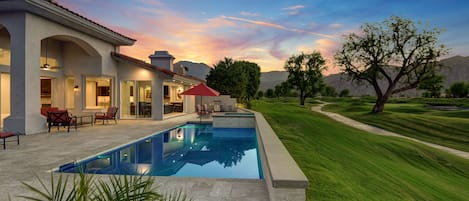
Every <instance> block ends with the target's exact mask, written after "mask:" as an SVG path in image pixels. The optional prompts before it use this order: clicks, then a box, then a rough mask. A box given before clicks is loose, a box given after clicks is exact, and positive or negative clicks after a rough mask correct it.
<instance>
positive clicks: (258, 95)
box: [257, 90, 264, 98]
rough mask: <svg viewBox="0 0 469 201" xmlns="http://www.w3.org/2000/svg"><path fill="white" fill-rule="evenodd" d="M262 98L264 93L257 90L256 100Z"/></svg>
mask: <svg viewBox="0 0 469 201" xmlns="http://www.w3.org/2000/svg"><path fill="white" fill-rule="evenodd" d="M262 97H264V92H263V91H260V90H259V91H258V92H257V98H262Z"/></svg>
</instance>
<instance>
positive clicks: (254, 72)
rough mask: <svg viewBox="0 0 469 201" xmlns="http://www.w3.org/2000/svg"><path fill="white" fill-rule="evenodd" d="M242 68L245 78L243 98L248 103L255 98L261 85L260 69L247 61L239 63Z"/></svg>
mask: <svg viewBox="0 0 469 201" xmlns="http://www.w3.org/2000/svg"><path fill="white" fill-rule="evenodd" d="M238 63H239V65H241V66H242V68H243V70H244V74H245V76H246V78H247V82H246V94H245V98H246V99H247V101H248V102H249V101H250V100H251V99H252V98H254V97H255V96H256V93H257V90H259V85H260V84H261V68H260V67H259V65H257V64H256V63H252V62H248V61H239V62H238Z"/></svg>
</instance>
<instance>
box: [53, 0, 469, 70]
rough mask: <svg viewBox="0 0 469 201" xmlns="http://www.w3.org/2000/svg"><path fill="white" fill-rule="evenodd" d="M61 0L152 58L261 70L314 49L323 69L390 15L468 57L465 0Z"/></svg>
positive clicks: (129, 50) (130, 50) (132, 50)
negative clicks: (436, 32) (425, 29)
mask: <svg viewBox="0 0 469 201" xmlns="http://www.w3.org/2000/svg"><path fill="white" fill-rule="evenodd" d="M58 3H59V4H61V5H63V6H65V7H67V8H69V9H71V10H73V11H75V12H78V13H79V14H81V15H83V16H85V17H87V18H89V19H91V20H93V21H96V22H98V23H100V24H102V25H104V26H106V27H108V28H111V29H113V30H115V31H117V32H119V33H122V34H124V35H126V36H129V37H131V38H134V39H136V40H137V42H136V43H135V45H134V46H131V47H122V49H121V52H122V53H124V54H127V55H129V56H132V57H135V58H138V59H142V60H145V61H149V59H148V56H149V55H150V54H153V52H154V51H155V50H168V51H169V52H170V53H171V54H172V55H173V56H175V57H176V61H181V60H188V61H193V62H203V63H206V64H208V65H209V66H213V64H215V63H216V62H218V61H219V60H221V59H223V58H224V57H231V58H233V59H237V60H248V61H251V62H255V63H257V64H259V66H261V71H263V72H267V71H273V70H283V65H284V62H285V60H286V59H287V58H288V57H290V56H291V55H293V54H298V53H300V52H305V53H308V52H311V51H313V50H318V51H320V52H321V53H322V55H323V56H324V57H325V58H326V59H327V60H328V67H329V70H328V72H327V73H326V74H330V73H335V72H338V69H337V68H336V67H334V66H333V60H332V56H333V55H334V53H335V51H336V50H337V49H338V48H339V47H340V44H341V42H342V36H343V35H344V34H347V33H351V32H354V31H357V30H358V29H359V27H360V25H361V24H363V23H365V22H381V21H383V20H385V19H387V18H389V17H390V16H392V15H398V16H402V17H405V18H410V19H412V20H413V21H416V22H422V23H423V24H427V25H428V26H429V27H438V28H443V29H445V32H443V33H442V34H441V36H440V42H441V43H442V44H445V45H446V46H448V47H449V48H450V54H449V55H448V56H447V57H449V56H455V55H461V56H468V55H469V1H467V0H410V1H409V0H351V1H343V0H302V1H301V0H296V1H294V0H289V1H283V0H278V1H277V0H269V1H268V0H232V1H228V0H58Z"/></svg>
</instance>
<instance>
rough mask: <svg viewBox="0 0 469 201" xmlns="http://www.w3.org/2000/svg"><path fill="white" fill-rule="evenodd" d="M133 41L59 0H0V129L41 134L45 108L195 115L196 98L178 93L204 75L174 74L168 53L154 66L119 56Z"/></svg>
mask: <svg viewBox="0 0 469 201" xmlns="http://www.w3.org/2000/svg"><path fill="white" fill-rule="evenodd" d="M135 41H136V40H135V39H132V38H130V37H127V36H124V35H122V34H120V33H117V32H115V31H113V30H111V29H109V28H106V27H104V26H102V25H100V24H98V23H96V22H94V21H92V20H90V19H87V18H85V17H84V16H81V15H80V14H78V13H75V12H73V11H71V10H69V9H67V8H65V7H63V6H61V5H59V4H57V3H56V2H55V1H51V0H4V1H0V114H1V116H0V120H1V123H0V126H1V127H3V130H6V131H14V132H20V133H26V134H32V133H39V132H43V131H45V128H46V123H45V117H44V116H42V115H41V114H40V110H41V108H42V107H58V108H61V109H67V110H68V111H69V112H70V113H72V114H74V115H80V114H92V113H94V112H97V111H103V110H105V109H106V108H107V107H109V106H117V107H119V113H118V116H119V118H121V119H139V118H146V119H155V120H162V119H164V118H165V116H166V115H167V113H173V112H178V113H182V114H183V113H192V112H194V108H195V107H194V105H195V100H194V97H190V96H182V97H181V96H178V93H180V92H182V91H183V90H185V89H188V88H190V87H191V86H192V85H195V84H198V83H200V82H203V80H200V79H197V78H194V77H191V76H187V75H184V74H182V73H175V72H174V71H173V60H174V57H173V56H171V55H170V54H169V53H168V52H166V51H155V54H153V55H151V56H150V59H151V64H150V63H146V62H143V61H141V60H138V59H135V58H132V57H130V56H126V55H123V54H121V53H120V50H119V49H120V47H121V46H130V45H133V44H134V43H135Z"/></svg>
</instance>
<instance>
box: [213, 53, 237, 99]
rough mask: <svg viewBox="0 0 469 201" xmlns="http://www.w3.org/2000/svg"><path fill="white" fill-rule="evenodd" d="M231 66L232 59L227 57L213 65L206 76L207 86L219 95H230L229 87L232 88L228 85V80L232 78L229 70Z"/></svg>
mask: <svg viewBox="0 0 469 201" xmlns="http://www.w3.org/2000/svg"><path fill="white" fill-rule="evenodd" d="M233 64H234V61H233V59H231V58H227V57H225V59H224V60H220V61H219V62H218V63H217V64H215V65H214V66H213V69H212V70H210V72H209V73H208V75H207V85H208V86H210V87H212V88H214V89H215V90H217V91H218V92H220V93H221V94H230V92H231V91H230V87H232V86H231V85H230V84H231V83H230V79H231V77H232V72H231V71H230V68H231V67H232V66H233Z"/></svg>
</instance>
